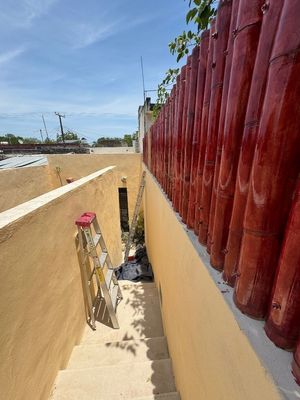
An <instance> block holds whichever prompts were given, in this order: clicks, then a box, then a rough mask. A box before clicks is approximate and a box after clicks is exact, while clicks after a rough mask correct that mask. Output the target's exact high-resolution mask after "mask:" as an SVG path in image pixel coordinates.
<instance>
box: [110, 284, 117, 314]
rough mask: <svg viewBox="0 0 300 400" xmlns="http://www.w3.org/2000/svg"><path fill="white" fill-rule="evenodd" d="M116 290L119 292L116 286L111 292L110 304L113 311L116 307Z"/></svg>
mask: <svg viewBox="0 0 300 400" xmlns="http://www.w3.org/2000/svg"><path fill="white" fill-rule="evenodd" d="M118 290H119V286H118V285H114V286H113V287H112V290H111V302H112V305H113V308H114V310H115V309H116V306H117V301H118Z"/></svg>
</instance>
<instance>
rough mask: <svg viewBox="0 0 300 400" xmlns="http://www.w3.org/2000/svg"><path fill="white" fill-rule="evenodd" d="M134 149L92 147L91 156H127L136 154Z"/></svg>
mask: <svg viewBox="0 0 300 400" xmlns="http://www.w3.org/2000/svg"><path fill="white" fill-rule="evenodd" d="M134 150H135V149H134V147H133V146H131V147H90V153H91V154H127V153H134V152H135V151H134Z"/></svg>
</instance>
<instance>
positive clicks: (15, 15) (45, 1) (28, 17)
mask: <svg viewBox="0 0 300 400" xmlns="http://www.w3.org/2000/svg"><path fill="white" fill-rule="evenodd" d="M57 1H58V0H12V1H9V2H6V3H4V5H3V6H2V7H1V11H0V21H1V22H2V24H3V23H4V24H5V25H6V26H7V25H8V26H9V27H14V28H28V27H30V26H31V25H32V22H33V21H34V19H36V18H38V17H40V16H42V15H45V14H46V13H47V12H48V10H49V9H50V8H51V7H52V6H53V5H54V4H55V3H56V2H57Z"/></svg>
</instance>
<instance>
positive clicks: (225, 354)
mask: <svg viewBox="0 0 300 400" xmlns="http://www.w3.org/2000/svg"><path fill="white" fill-rule="evenodd" d="M146 176H147V182H146V187H145V233H146V244H147V250H148V254H149V259H150V261H151V264H152V266H153V270H154V274H155V278H156V284H157V286H158V287H159V288H160V293H161V298H162V301H161V304H162V315H163V323H164V328H165V332H166V336H167V339H168V344H169V350H170V355H171V358H172V362H173V368H174V373H175V378H176V386H177V388H178V390H179V392H180V394H181V398H182V399H192V398H197V399H202V398H203V399H204V398H205V399H206V398H207V399H208V398H221V397H222V395H223V394H224V392H226V396H227V397H228V398H231V399H235V398H236V399H240V398H247V399H256V398H268V399H279V398H281V396H282V398H286V399H291V400H292V399H294V398H295V396H297V395H299V394H300V392H299V387H298V386H297V384H296V383H295V381H294V379H293V377H292V375H291V373H290V364H291V360H292V357H293V356H292V353H290V352H286V351H284V350H282V349H280V348H278V347H276V346H275V345H274V344H273V343H272V342H270V340H268V338H267V336H266V334H265V332H264V329H263V324H264V323H263V321H259V320H255V319H250V318H249V317H247V316H246V315H244V314H242V313H241V312H240V311H239V309H238V308H237V307H236V305H235V304H234V301H233V299H232V292H233V288H231V287H228V285H226V283H225V282H224V281H223V279H222V276H221V272H218V271H216V270H215V269H213V268H211V267H210V262H209V255H208V253H207V252H206V249H205V247H204V246H202V245H201V244H200V243H199V241H198V238H197V236H196V235H195V234H194V232H193V231H192V230H189V229H187V227H186V226H185V225H184V224H183V222H182V220H181V217H180V215H179V214H178V213H176V212H175V211H174V209H173V207H172V203H171V201H170V200H169V199H168V197H167V195H166V194H165V193H164V192H163V189H162V188H161V186H160V185H159V182H158V181H157V180H156V178H155V177H154V176H153V175H152V174H151V172H149V171H148V170H147V175H146ZM175 315H176V317H174V316H175ZM229 364H230V368H229V369H228V368H227V366H228V365H229ZM187 365H188V366H189V368H188V369H187V368H186V366H187ZM249 371H251V373H250V372H249ZM252 379H253V382H252V383H251V381H252ZM191 382H193V384H191ZM274 384H275V385H274ZM275 386H276V387H275ZM227 397H226V398H227Z"/></svg>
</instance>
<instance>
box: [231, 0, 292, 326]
mask: <svg viewBox="0 0 300 400" xmlns="http://www.w3.org/2000/svg"><path fill="white" fill-rule="evenodd" d="M299 20H300V2H299V1H298V0H289V1H286V2H285V3H284V6H283V10H282V14H281V18H280V23H279V26H278V31H277V35H276V38H275V42H274V47H273V51H272V55H271V59H270V66H269V75H268V82H267V87H266V94H265V100H264V105H263V111H262V117H261V121H260V127H259V131H258V139H257V146H256V149H255V154H254V159H253V165H252V171H251V179H250V185H249V193H248V198H247V206H246V212H245V218H244V232H243V239H242V245H241V252H240V259H239V266H238V276H237V282H236V286H235V296H234V299H235V303H236V304H237V306H238V307H239V308H240V309H241V310H242V311H243V312H244V313H246V314H249V315H251V316H253V317H256V318H263V317H264V316H265V315H266V312H267V309H268V304H269V299H270V294H271V290H272V285H273V280H274V275H275V269H276V266H277V263H278V256H279V250H280V245H281V239H282V235H283V230H284V227H285V223H286V221H287V216H288V212H289V209H290V204H291V200H292V194H293V191H294V188H295V185H296V180H297V176H298V173H299V170H300V157H299V148H300V135H299V131H300V80H299V76H300V24H299Z"/></svg>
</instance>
